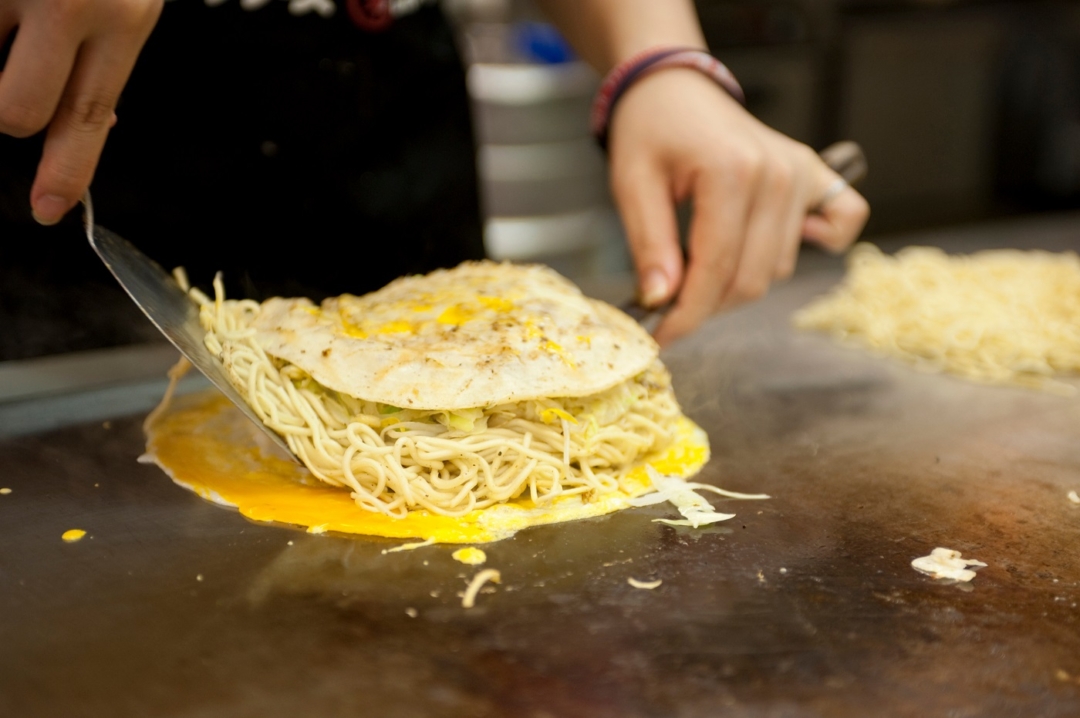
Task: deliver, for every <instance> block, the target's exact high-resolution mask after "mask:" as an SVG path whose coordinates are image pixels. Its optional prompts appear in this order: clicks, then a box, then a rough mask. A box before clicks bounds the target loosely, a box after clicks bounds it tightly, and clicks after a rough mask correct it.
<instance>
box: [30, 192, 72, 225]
mask: <svg viewBox="0 0 1080 718" xmlns="http://www.w3.org/2000/svg"><path fill="white" fill-rule="evenodd" d="M70 208H71V206H70V205H69V204H68V201H67V200H66V199H64V198H63V197H57V196H56V195H54V194H47V195H43V196H41V197H38V201H37V203H35V204H34V206H33V207H32V208H31V210H30V212H31V213H32V214H33V215H34V219H35V220H37V222H38V224H43V225H45V226H46V227H48V226H50V225H53V224H56V223H57V222H59V221H60V220H62V219H63V218H64V215H65V214H67V211H68V210H69V209H70Z"/></svg>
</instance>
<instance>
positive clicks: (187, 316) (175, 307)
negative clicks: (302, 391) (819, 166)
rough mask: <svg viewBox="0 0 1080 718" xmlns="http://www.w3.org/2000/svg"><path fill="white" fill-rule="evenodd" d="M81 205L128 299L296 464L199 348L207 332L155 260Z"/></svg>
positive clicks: (90, 235)
mask: <svg viewBox="0 0 1080 718" xmlns="http://www.w3.org/2000/svg"><path fill="white" fill-rule="evenodd" d="M84 202H85V204H86V215H87V217H86V237H87V239H89V240H90V246H91V247H93V248H94V251H95V252H97V254H98V256H99V257H101V261H102V262H104V263H105V266H106V267H108V268H109V271H110V272H112V274H113V276H114V277H116V281H118V282H120V286H121V287H123V288H124V291H126V292H127V293H128V296H130V297H131V298H132V300H133V301H134V302H135V304H136V305H137V306H138V307H139V309H141V310H142V311H143V313H144V314H145V315H146V316H147V318H149V319H150V321H151V322H153V324H154V326H156V327H157V328H158V329H159V330H160V331H161V333H162V334H164V335H165V338H166V339H168V340H169V341H170V342H172V344H173V346H175V347H176V348H177V349H179V350H180V353H181V354H183V355H184V356H185V357H187V359H188V361H190V362H191V363H192V365H193V366H194V367H195V368H196V369H198V370H199V371H201V372H202V373H203V374H204V375H205V376H206V378H207V379H209V380H210V381H211V382H212V383H213V385H214V386H216V387H217V388H218V389H220V390H221V393H223V394H224V395H225V396H226V397H228V398H229V400H230V401H232V403H234V404H236V406H237V407H238V408H239V409H240V411H242V412H243V413H244V415H245V416H247V418H249V419H251V421H253V422H254V423H255V425H256V426H258V427H259V428H260V429H261V430H262V431H263V432H265V433H266V435H267V436H269V437H270V439H271V440H272V441H273V442H274V443H275V444H276V445H278V446H279V447H281V448H282V449H283V450H284V451H285V453H286V454H288V455H289V457H290V458H292V459H293V460H294V461H296V460H297V459H296V456H295V455H294V454H293V452H292V451H291V450H290V449H289V445H288V444H286V443H285V441H284V440H283V439H282V438H281V437H280V436H278V435H277V434H275V433H274V432H273V431H271V430H270V428H269V427H267V426H266V424H264V423H263V422H262V420H260V419H259V417H258V415H257V414H256V413H255V411H254V410H253V409H252V408H251V407H250V406H249V405H248V403H247V402H246V401H244V397H242V396H241V395H240V392H238V391H237V390H236V389H235V388H234V387H233V385H232V383H230V382H229V378H228V377H227V376H226V375H225V369H224V368H223V367H222V365H221V362H219V361H218V360H217V358H215V357H214V356H213V355H212V354H211V353H210V350H209V349H207V348H206V345H205V344H203V335H204V334H205V332H204V331H203V328H202V325H200V324H199V309H198V307H197V306H196V305H195V303H194V302H193V301H191V299H190V298H189V297H188V296H187V294H186V293H185V292H184V291H183V290H182V289H181V288H180V286H179V285H178V284H177V283H176V281H175V280H174V279H173V278H172V277H171V276H169V274H168V273H167V272H166V271H165V270H164V269H162V268H161V266H160V265H158V264H157V263H156V262H155V261H154V260H152V259H150V258H149V257H147V256H146V255H145V254H143V253H142V252H140V251H139V250H138V249H137V248H136V247H135V246H134V245H133V244H131V243H130V242H128V241H127V240H126V239H124V238H123V237H121V236H119V235H117V234H115V233H114V232H110V231H109V230H107V229H105V228H104V227H99V226H97V225H95V224H94V223H93V210H92V208H91V205H90V200H89V196H87V198H86V200H84Z"/></svg>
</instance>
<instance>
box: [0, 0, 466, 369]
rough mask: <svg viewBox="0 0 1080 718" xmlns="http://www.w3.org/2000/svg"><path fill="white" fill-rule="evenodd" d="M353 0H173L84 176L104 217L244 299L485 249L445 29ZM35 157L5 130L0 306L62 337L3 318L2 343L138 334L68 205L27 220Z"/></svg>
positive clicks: (420, 267)
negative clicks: (90, 175)
mask: <svg viewBox="0 0 1080 718" xmlns="http://www.w3.org/2000/svg"><path fill="white" fill-rule="evenodd" d="M350 1H351V3H352V4H353V5H355V6H357V7H351V8H349V7H348V6H347V5H346V3H345V2H341V3H340V4H339V6H338V7H337V10H336V12H335V13H334V15H333V16H332V17H330V18H323V17H321V16H320V15H319V14H317V13H314V12H311V13H308V14H306V15H303V16H300V17H296V16H294V15H292V14H290V12H289V3H288V2H286V1H285V0H270V2H268V3H266V4H265V5H264V6H262V7H259V8H258V9H254V10H250V11H248V10H244V9H242V7H241V6H240V4H239V3H238V2H237V0H226V2H225V4H223V5H220V6H218V7H207V6H206V4H204V2H202V1H201V0H174V1H173V2H168V3H166V6H165V9H164V12H163V15H162V18H161V20H160V21H159V23H158V26H157V28H156V29H155V31H154V34H153V35H152V36H151V38H150V40H149V42H148V43H147V46H146V48H145V49H144V51H143V54H142V56H141V57H140V60H139V64H138V66H137V67H136V70H135V72H134V73H133V75H132V77H131V80H130V82H129V83H128V86H127V89H126V90H125V92H124V96H123V98H122V100H121V103H120V106H119V108H118V110H117V114H118V116H119V119H120V121H119V124H118V125H117V126H116V128H115V129H114V130H113V131H112V133H111V135H110V138H109V142H108V144H107V145H106V149H105V153H104V155H103V156H102V160H101V164H100V165H99V168H98V172H97V175H96V177H95V179H94V183H93V193H94V203H95V210H96V213H97V219H98V221H99V222H100V223H101V224H103V225H105V226H107V227H109V228H110V229H112V230H114V231H115V232H117V233H118V234H120V235H121V236H124V237H126V238H127V239H129V240H131V241H132V242H133V243H135V244H136V245H138V246H139V247H140V248H141V249H142V250H143V251H145V252H146V253H147V254H149V255H150V256H151V257H153V258H154V259H156V260H158V261H159V262H160V263H161V264H162V265H163V266H164V267H166V268H172V267H174V266H177V265H183V266H185V267H186V268H187V269H188V273H189V276H190V277H191V279H192V282H193V283H195V284H196V285H199V286H202V287H209V284H210V280H211V278H212V277H213V274H214V272H216V271H218V270H221V271H223V272H224V273H225V277H226V282H227V286H228V290H229V292H230V294H231V295H233V296H248V297H252V298H256V299H262V298H265V297H267V296H272V295H275V294H284V295H308V296H315V297H316V298H318V297H321V296H325V295H327V294H339V293H342V292H352V293H362V292H367V291H370V290H372V289H375V288H377V287H379V286H381V285H383V284H385V283H386V282H388V281H390V280H391V279H393V278H394V277H397V276H399V275H401V274H405V273H418V272H426V271H430V270H431V269H434V268H437V267H442V266H452V265H454V264H456V263H458V262H460V261H462V260H464V259H470V258H479V257H481V256H482V254H483V246H482V240H481V223H480V217H479V201H478V197H477V182H476V170H475V151H474V144H473V137H472V131H471V127H470V123H469V107H468V100H467V96H466V93H465V82H464V73H463V71H462V66H461V62H460V59H459V57H458V54H457V51H456V49H455V47H454V42H453V37H452V34H451V31H450V29H449V27H448V26H447V24H446V22H445V20H444V18H443V17H442V15H441V13H440V12H439V11H438V9H437V8H435V7H433V6H430V5H429V6H425V7H422V8H421V9H419V10H418V11H416V12H415V13H412V14H409V15H407V16H405V17H401V18H397V19H396V20H395V21H394V22H392V23H391V24H390V25H389V26H388V27H385V28H383V29H378V30H377V31H372V29H371V26H372V23H370V22H366V20H370V18H365V17H364V16H363V15H364V12H363V11H364V6H365V4H367V5H371V4H372V3H370V2H369V3H365V2H364V0H350ZM375 5H378V3H375ZM349 10H352V12H349ZM379 24H382V23H374V25H375V26H377V25H379ZM39 155H40V142H39V141H35V140H11V139H10V138H2V139H0V266H2V270H0V271H2V272H3V274H2V275H0V295H2V296H0V321H2V322H3V326H4V327H7V328H11V327H13V326H16V325H25V327H26V328H27V329H29V327H31V326H37V325H41V324H42V322H43V321H44V323H45V324H48V325H49V326H50V327H53V330H54V331H57V332H59V333H61V334H64V335H65V336H63V337H62V338H54V339H48V338H46V337H43V336H37V337H35V338H30V337H24V338H23V339H20V338H19V337H18V336H8V337H6V338H5V339H3V340H0V341H2V345H0V358H16V357H19V356H29V355H34V354H42V353H52V352H53V351H64V350H71V349H80V348H90V347H93V346H107V345H110V344H116V343H123V342H124V341H130V340H138V339H140V338H146V336H147V335H146V334H145V328H144V327H142V326H141V324H140V325H139V326H137V327H135V329H134V331H135V335H132V336H129V335H130V334H131V333H130V332H128V331H127V330H126V329H125V328H124V327H122V326H121V327H116V326H112V325H114V324H115V323H116V321H113V320H112V319H111V318H110V317H106V316H102V314H104V313H108V312H112V311H113V310H114V309H115V310H116V311H120V312H121V313H122V314H123V317H122V318H121V319H120V320H117V321H119V323H121V324H125V325H126V324H129V323H130V315H129V314H127V313H126V312H125V309H126V308H121V307H118V306H116V305H117V304H118V302H117V301H116V299H117V297H116V295H115V292H114V291H113V290H112V281H111V278H109V277H108V276H107V275H105V274H103V272H102V268H101V265H100V262H98V260H97V259H96V258H95V257H94V255H93V254H92V253H91V251H90V250H89V248H88V246H87V244H86V241H85V239H84V238H81V237H80V236H79V228H78V221H77V220H78V216H77V215H78V214H79V213H78V212H77V211H76V212H73V213H72V214H71V215H70V216H69V217H68V219H67V220H66V221H65V223H64V226H63V227H61V228H40V227H37V226H35V225H34V223H33V221H32V219H31V218H30V214H29V200H28V197H29V185H30V181H31V179H32V176H33V170H34V167H35V165H36V162H37V159H38V157H39ZM99 290H104V294H101V292H100V291H99ZM91 297H96V299H89V298H91ZM120 299H122V297H121V298H120ZM88 300H89V301H90V303H91V304H93V302H94V301H98V302H100V307H98V311H95V310H94V308H93V307H88V306H86V305H87V302H88ZM119 303H121V304H122V302H119ZM45 315H48V316H45ZM43 331H44V330H38V329H35V330H33V333H35V334H38V335H40V334H42V333H43ZM16 333H17V332H16ZM9 334H10V333H9ZM149 336H152V335H149ZM29 345H33V346H29ZM46 345H47V346H46Z"/></svg>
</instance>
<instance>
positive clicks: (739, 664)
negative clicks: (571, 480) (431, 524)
mask: <svg viewBox="0 0 1080 718" xmlns="http://www.w3.org/2000/svg"><path fill="white" fill-rule="evenodd" d="M1076 226H1077V224H1076V222H1075V221H1073V222H1072V224H1069V225H1068V227H1067V228H1068V229H1069V233H1067V239H1068V241H1074V239H1075V237H1076V232H1074V231H1073V230H1072V229H1071V228H1072V227H1076ZM1025 231H1026V230H1025ZM1016 236H1017V237H1019V236H1020V235H1019V233H1017V235H1016ZM1024 236H1030V233H1028V234H1025V235H1024ZM976 239H978V238H976ZM838 276H839V269H838V268H837V266H836V265H835V264H831V263H828V262H826V263H824V264H822V265H821V267H820V271H817V272H813V271H811V272H810V273H809V274H803V275H802V276H801V277H799V278H798V279H797V280H796V281H794V282H793V283H791V284H789V285H787V286H785V287H781V288H779V289H777V290H776V291H774V292H773V294H772V295H771V296H770V297H769V298H768V299H766V300H765V301H763V302H761V303H758V304H756V305H754V306H752V307H749V308H746V309H744V310H740V311H738V312H735V313H733V314H730V315H728V316H725V317H723V318H721V319H718V320H716V321H714V322H712V323H711V324H710V325H709V326H707V327H706V328H705V329H704V330H703V331H702V332H701V333H699V334H698V335H697V336H695V337H694V338H692V339H690V340H688V341H686V342H684V343H683V344H681V345H679V346H678V347H676V348H674V349H673V350H672V351H671V352H669V353H668V354H667V356H666V360H667V362H668V364H669V366H670V367H671V369H672V372H673V374H674V376H675V383H676V388H677V390H678V393H679V396H680V397H682V401H683V403H684V405H685V409H686V410H687V412H688V413H689V414H690V415H691V416H692V417H693V418H694V419H696V420H697V421H698V422H699V423H700V424H701V425H702V426H703V427H705V429H706V430H707V431H708V433H709V435H710V437H711V439H712V445H713V454H714V459H713V461H712V462H711V463H710V464H709V466H708V467H707V468H706V470H705V471H704V472H703V474H702V475H701V480H703V481H707V482H714V483H716V484H719V485H721V486H724V487H726V488H729V489H733V490H738V491H750V492H757V491H764V492H767V493H769V494H772V495H773V496H774V497H775V498H773V499H772V500H770V501H765V502H725V501H718V502H715V503H716V504H717V506H718V507H719V508H720V509H721V510H730V511H734V512H735V513H737V514H738V516H737V518H736V519H734V520H732V521H730V522H728V523H726V524H720V525H718V526H715V527H711V528H707V529H703V530H696V531H695V530H690V529H676V528H671V527H668V526H664V525H660V524H656V523H652V522H651V519H653V518H655V517H658V516H665V515H670V512H669V511H666V510H665V509H664V508H663V507H650V508H647V509H637V510H631V511H627V512H623V513H620V514H617V515H614V516H610V517H605V518H601V519H596V520H587V521H581V522H577V523H573V524H566V525H561V526H548V527H540V528H535V529H532V530H527V531H523V532H521V533H520V534H518V535H517V536H516V537H514V538H512V539H508V540H505V541H502V542H499V543H495V544H492V545H488V546H485V547H484V548H485V550H486V551H487V553H488V557H489V560H488V564H487V566H488V567H493V568H498V569H500V570H501V572H502V577H503V584H502V585H501V586H499V587H497V589H496V591H495V593H492V594H481V595H480V598H479V600H478V606H477V608H475V609H473V610H469V611H466V610H464V609H462V608H461V605H460V603H461V602H460V598H459V597H458V595H457V594H458V593H459V592H460V591H461V590H463V589H464V588H465V585H466V582H467V579H468V578H469V577H471V576H472V575H473V574H474V573H475V571H476V570H477V569H475V568H472V567H466V566H463V565H461V564H459V563H456V562H455V561H453V560H451V558H450V553H451V551H452V550H453V547H443V546H435V547H429V548H424V549H420V550H417V551H414V552H406V553H391V554H383V553H382V550H383V549H385V548H387V547H388V546H391V545H392V542H389V541H382V540H378V539H369V538H355V537H341V536H334V535H324V536H313V535H308V534H305V533H303V532H300V531H297V530H292V529H288V528H282V527H278V526H269V525H261V524H255V523H251V522H248V521H246V520H245V519H243V518H242V517H240V516H239V515H238V514H236V513H234V512H231V511H228V510H224V509H220V508H216V507H214V506H212V505H210V504H208V503H206V502H204V501H202V500H201V499H199V498H198V497H196V496H194V495H193V494H191V493H189V492H187V491H185V490H183V489H180V488H178V487H177V486H175V485H173V484H172V483H171V482H170V481H169V480H168V478H167V477H166V476H164V475H163V474H162V473H161V472H160V471H159V470H158V469H157V468H156V467H154V466H145V465H139V464H137V463H136V462H135V458H136V456H138V455H139V453H140V452H141V450H142V434H141V430H140V428H139V418H138V417H135V418H129V419H125V420H121V421H115V422H113V423H112V425H111V426H109V427H106V426H103V425H101V424H93V425H82V426H77V427H73V428H69V429H65V430H61V431H57V432H53V433H50V434H46V435H39V436H33V437H23V438H19V439H14V440H9V441H6V442H3V443H0V466H2V467H3V472H2V476H3V479H2V480H0V485H3V486H8V487H11V488H12V489H14V492H13V493H12V494H11V495H8V496H0V714H2V715H6V716H65V717H72V716H112V717H119V716H148V715H153V716H184V717H190V718H194V717H196V716H260V717H261V718H273V717H275V716H298V715H303V716H320V717H325V716H380V717H401V718H405V717H411V716H440V717H441V716H526V717H530V718H541V717H543V716H558V717H564V716H570V717H574V716H582V717H585V716H588V717H589V718H606V717H608V716H611V717H614V716H619V717H620V718H628V717H639V716H640V717H642V718H644V717H647V716H648V717H651V716H664V717H667V716H682V717H693V716H748V717H749V716H753V717H759V716H761V717H764V716H769V717H802V716H808V717H809V716H830V717H837V718H845V717H849V716H850V717H852V718H855V717H858V718H863V717H865V716H920V717H922V716H1041V717H1043V718H1052V717H1055V716H1060V717H1061V718H1065V717H1067V716H1068V717H1072V716H1076V715H1080V608H1078V603H1080V559H1078V551H1077V546H1078V541H1077V537H1078V536H1080V506H1076V505H1074V504H1071V503H1070V502H1069V501H1068V499H1067V498H1066V494H1067V492H1068V491H1069V490H1073V489H1076V490H1080V436H1078V434H1080V400H1077V399H1063V398H1060V397H1057V396H1050V395H1044V394H1039V393H1032V392H1027V391H1021V390H1016V389H1007V388H993V387H985V386H979V385H975V384H969V383H965V382H963V381H960V380H957V379H953V378H949V377H944V376H934V375H926V374H920V373H917V372H914V371H912V370H911V369H909V368H907V367H905V366H902V365H899V364H895V363H892V362H889V361H883V360H879V359H874V358H871V357H869V356H866V355H864V354H861V353H858V352H855V351H851V350H846V349H842V348H839V347H837V346H834V345H833V344H831V343H830V342H829V341H827V340H826V339H824V338H821V337H818V336H813V335H807V334H800V333H796V332H794V331H792V330H791V329H789V328H788V316H789V314H790V312H791V310H793V309H794V308H796V307H798V306H800V305H801V304H803V303H804V302H805V301H806V300H808V299H809V298H810V297H812V296H814V295H816V294H818V293H819V292H821V291H822V290H824V289H825V288H826V287H828V286H829V285H831V284H832V283H833V282H834V281H835V280H836V279H837V277H838ZM239 420H240V419H239V418H238V421H239ZM70 528H83V529H85V530H87V531H88V532H89V536H88V537H87V538H85V539H83V540H82V541H81V542H79V543H75V544H65V543H63V542H62V541H61V540H60V534H61V533H62V532H63V531H65V530H67V529H70ZM936 546H945V547H948V548H954V549H958V550H960V551H962V552H963V554H964V555H965V556H967V557H972V558H977V559H981V560H982V561H985V562H987V563H988V564H989V566H988V567H987V568H985V569H982V570H980V571H979V574H978V577H977V578H976V579H975V580H974V582H972V583H971V584H969V585H966V586H964V585H951V584H947V583H943V582H936V581H934V580H932V579H930V578H928V577H926V576H923V575H921V574H918V573H916V572H915V571H914V570H912V568H911V567H910V562H911V560H912V559H913V558H915V557H917V556H920V555H925V554H927V553H929V551H930V550H931V549H933V548H934V547H936ZM630 577H633V578H637V579H640V580H652V579H662V580H663V584H662V585H661V586H660V587H659V588H657V589H655V590H652V591H649V590H640V589H635V588H632V587H631V586H629V585H628V584H627V579H628V578H630ZM410 609H411V610H410ZM407 611H408V613H412V612H413V611H415V613H416V615H415V617H410V615H408V613H407Z"/></svg>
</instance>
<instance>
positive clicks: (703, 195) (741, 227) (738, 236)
mask: <svg viewBox="0 0 1080 718" xmlns="http://www.w3.org/2000/svg"><path fill="white" fill-rule="evenodd" d="M758 172H759V166H758V164H757V159H756V158H755V157H754V156H753V155H751V154H750V153H746V155H745V156H740V158H739V159H735V158H732V159H731V165H730V166H729V167H725V168H718V169H716V170H714V171H708V172H702V173H700V174H699V176H698V178H697V181H696V184H695V186H694V188H693V192H694V218H693V221H692V222H691V225H690V238H689V250H690V261H689V266H688V267H687V269H686V279H685V281H684V283H683V288H682V291H681V292H679V299H678V302H677V303H676V305H675V307H674V308H673V309H672V310H671V311H670V312H668V314H667V316H666V317H664V321H663V322H661V323H660V326H658V327H657V329H656V333H655V337H656V340H657V341H658V342H660V344H661V345H664V344H667V343H670V342H671V341H674V340H675V339H677V338H678V337H680V336H682V335H684V334H687V333H689V332H690V331H692V330H693V329H695V328H696V327H697V326H698V325H699V324H701V323H702V322H703V321H705V319H706V318H707V317H708V316H709V315H710V314H712V313H713V312H714V311H715V310H716V309H717V307H719V306H720V303H721V301H722V300H723V298H724V297H725V295H726V294H727V293H728V291H729V289H730V287H731V286H732V281H733V280H734V278H735V276H736V271H737V269H738V267H739V263H740V259H741V255H742V250H743V237H744V236H745V235H746V231H747V223H748V221H749V214H750V208H751V199H752V197H753V196H754V191H753V190H754V187H755V186H756V184H757V182H758V179H759V177H758Z"/></svg>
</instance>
